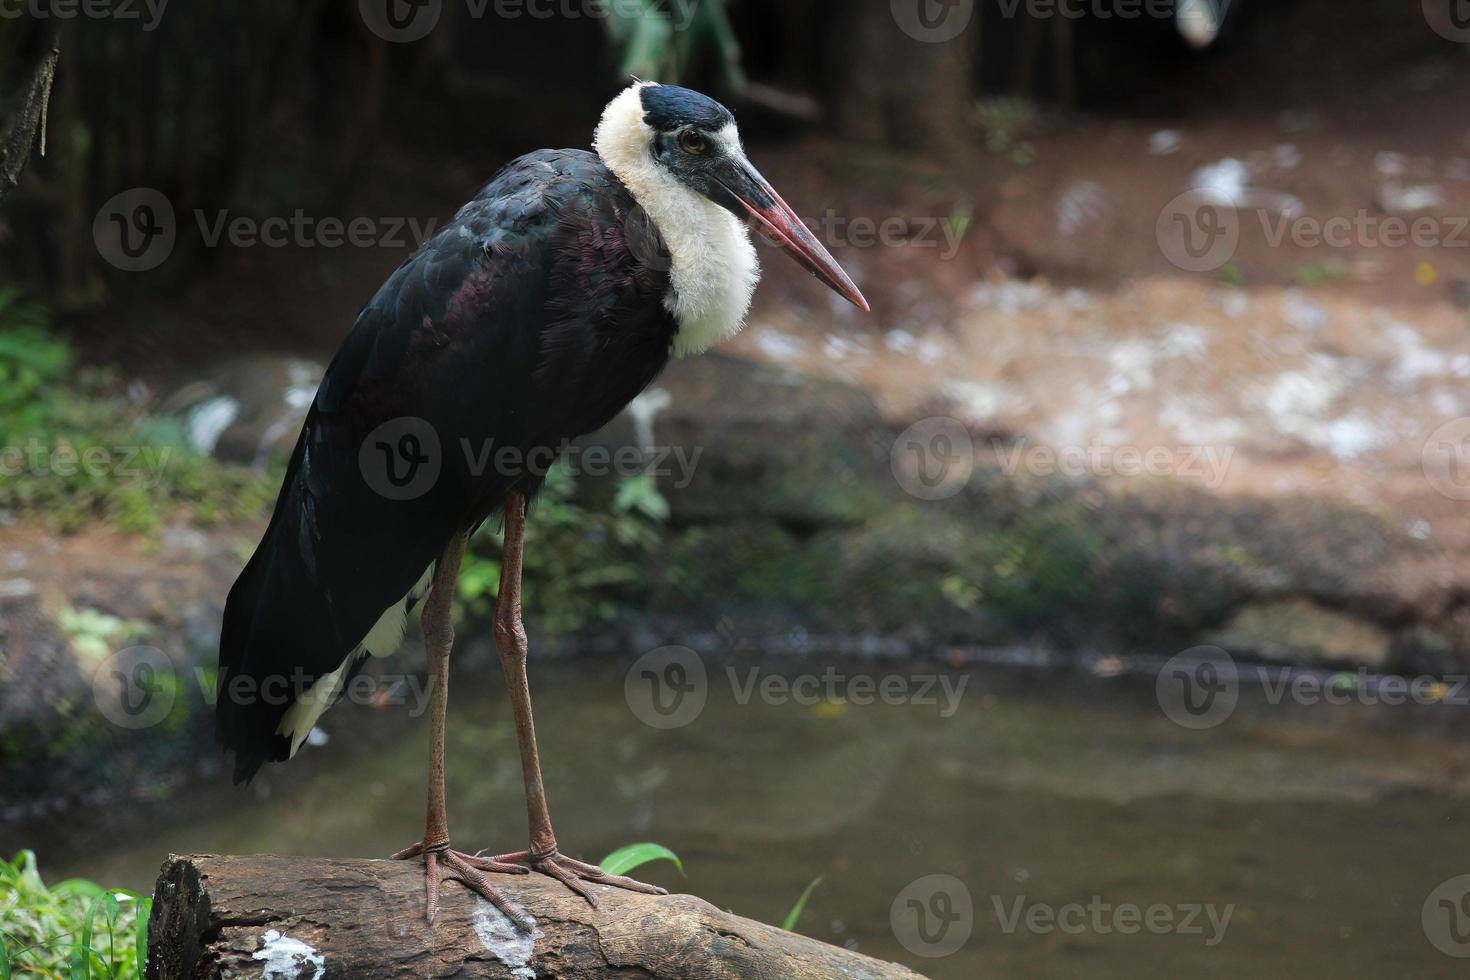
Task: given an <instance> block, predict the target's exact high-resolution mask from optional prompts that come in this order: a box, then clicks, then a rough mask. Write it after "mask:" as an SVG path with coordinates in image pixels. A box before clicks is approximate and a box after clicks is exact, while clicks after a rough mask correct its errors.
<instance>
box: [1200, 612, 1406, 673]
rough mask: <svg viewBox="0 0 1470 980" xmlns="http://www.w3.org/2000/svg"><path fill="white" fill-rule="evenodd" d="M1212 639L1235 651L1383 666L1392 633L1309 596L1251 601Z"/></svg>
mask: <svg viewBox="0 0 1470 980" xmlns="http://www.w3.org/2000/svg"><path fill="white" fill-rule="evenodd" d="M1208 642H1210V643H1213V644H1216V645H1217V646H1221V647H1223V648H1225V649H1226V650H1228V651H1230V652H1231V653H1237V654H1247V655H1251V656H1258V657H1263V658H1265V659H1267V660H1277V661H1281V662H1284V663H1314V664H1341V665H1351V666H1356V667H1367V668H1369V669H1370V670H1379V669H1381V668H1383V667H1384V666H1385V665H1386V664H1387V663H1388V659H1389V646H1390V637H1389V635H1388V633H1387V632H1385V631H1384V630H1383V629H1382V628H1381V627H1379V626H1376V625H1374V624H1372V623H1369V622H1366V621H1364V620H1362V619H1359V618H1357V617H1355V616H1351V615H1348V614H1346V613H1341V612H1336V611H1334V610H1330V609H1324V608H1323V607H1321V606H1319V605H1317V604H1316V603H1313V602H1311V601H1310V600H1307V599H1285V600H1281V601H1278V602H1270V603H1263V604H1256V605H1250V606H1246V607H1245V608H1244V609H1241V610H1240V611H1239V612H1237V613H1236V614H1235V616H1234V617H1232V618H1231V620H1230V621H1229V622H1228V623H1226V624H1225V626H1224V627H1223V628H1222V629H1221V630H1220V631H1219V632H1218V633H1216V634H1214V635H1213V636H1212V637H1210V638H1209V640H1208Z"/></svg>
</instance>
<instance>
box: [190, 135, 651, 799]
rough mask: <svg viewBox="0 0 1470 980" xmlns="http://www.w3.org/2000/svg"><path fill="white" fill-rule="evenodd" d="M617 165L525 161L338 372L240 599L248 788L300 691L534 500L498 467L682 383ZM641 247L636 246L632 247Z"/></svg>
mask: <svg viewBox="0 0 1470 980" xmlns="http://www.w3.org/2000/svg"><path fill="white" fill-rule="evenodd" d="M656 237H657V233H656V232H654V231H653V230H652V228H651V226H650V225H649V223H648V222H647V219H646V217H644V216H643V215H642V214H641V212H640V211H639V210H638V209H637V208H636V206H635V205H634V203H633V201H632V198H631V196H630V195H629V194H628V192H627V191H626V189H624V188H623V187H622V185H621V184H620V183H618V182H617V180H616V178H614V177H613V176H612V175H611V173H609V172H608V171H607V169H606V168H605V167H604V166H603V165H602V163H601V162H600V161H599V160H598V159H597V157H596V156H594V155H593V154H590V153H586V152H583V151H576V150H561V151H541V152H539V153H535V154H531V155H529V156H526V157H522V158H521V159H519V160H517V161H515V162H514V163H512V164H510V165H509V166H508V167H506V169H505V170H503V171H502V172H501V173H500V174H499V175H498V176H497V177H496V178H495V180H493V181H492V182H491V183H490V184H489V185H487V186H486V187H485V189H484V190H483V191H481V193H480V194H479V195H478V196H477V197H476V198H475V200H473V201H472V202H470V203H469V204H467V205H466V206H465V207H464V208H463V209H462V210H461V211H460V213H459V214H458V215H457V216H456V217H455V219H454V221H453V222H452V223H450V224H449V225H448V226H446V227H445V228H444V229H442V230H441V231H440V232H439V233H438V234H436V235H435V236H434V238H433V239H432V240H431V241H430V242H429V243H427V244H426V245H425V246H424V247H423V248H422V249H421V250H420V251H419V252H418V253H417V254H415V255H414V256H413V257H412V258H411V259H409V260H408V261H407V262H405V263H404V264H403V265H402V266H401V267H400V268H399V269H398V270H397V271H396V272H395V273H394V274H393V276H392V277H391V278H389V280H388V281H387V282H386V283H385V284H384V285H383V287H382V288H381V289H380V290H379V291H378V293H377V295H376V296H375V297H374V298H373V300H372V301H371V302H370V303H369V304H368V305H367V306H366V307H365V308H364V309H363V310H362V312H361V313H360V314H359V316H358V318H357V322H356V324H355V325H354V326H353V328H352V330H351V332H350V333H349V334H348V336H347V339H346V341H345V342H344V343H343V345H342V348H341V350H339V351H338V353H337V355H336V357H335V358H334V359H333V361H332V363H331V366H330V367H329V368H328V370H327V373H326V376H325V378H324V379H323V381H322V384H321V387H320V389H319V390H318V392H317V395H316V399H315V401H314V402H313V404H312V407H311V410H310V412H309V413H308V415H307V419H306V423H305V425H304V427H303V429H302V432H301V437H300V439H299V440H298V442H297V445H296V449H295V452H294V453H293V455H292V458H291V462H290V466H289V469H288V471H287V475H286V480H285V483H284V485H283V486H282V488H281V493H280V497H279V498H278V500H277V502H276V509H275V513H274V515H273V516H272V518H271V522H270V526H269V528H268V530H267V531H266V534H265V537H264V539H263V540H262V541H261V543H260V546H259V547H258V548H257V549H256V552H255V554H254V556H253V557H252V558H251V559H250V561H249V563H248V564H247V565H246V567H245V570H244V571H243V572H242V573H241V575H240V578H239V580H238V581H237V582H236V583H235V586H234V588H233V589H232V590H231V592H230V597H229V600H228V602H227V604H226V608H225V616H224V625H223V632H222V635H221V639H220V676H219V690H218V699H217V733H218V736H219V739H220V741H221V743H222V744H223V745H225V746H226V747H227V748H229V749H233V750H234V751H235V753H236V768H235V778H236V781H237V782H238V781H241V780H245V779H249V778H250V777H251V776H252V775H253V774H254V773H255V771H256V770H257V769H259V767H260V765H261V763H262V762H263V761H267V760H270V761H275V760H280V759H284V758H286V757H287V756H288V755H289V752H290V745H289V742H288V740H287V739H286V738H285V737H284V736H282V735H279V734H277V733H276V729H277V727H278V726H279V725H280V723H281V719H282V717H283V715H284V714H285V711H286V709H287V708H288V707H289V706H290V705H291V703H292V702H293V701H294V700H295V698H296V696H297V695H299V694H301V693H303V692H304V691H305V690H307V689H308V688H309V686H310V684H311V683H313V682H314V681H315V680H316V679H317V678H319V677H321V676H322V675H324V674H327V673H330V672H332V671H335V670H337V669H338V668H339V667H341V666H342V665H343V663H344V662H345V660H346V659H347V658H348V657H349V656H351V655H352V653H353V651H354V650H356V649H357V648H358V646H359V644H361V643H362V642H363V639H364V637H365V636H366V635H367V633H368V631H369V630H370V629H371V628H372V627H373V625H374V624H375V623H376V622H377V621H378V619H379V617H380V616H382V615H383V613H384V611H385V610H387V609H388V608H389V607H390V606H393V605H394V604H396V603H399V602H401V601H402V600H403V599H404V597H405V595H407V594H408V593H409V591H410V590H411V589H412V588H413V587H414V585H415V584H416V583H417V582H418V581H419V579H420V577H421V576H422V575H423V573H424V572H425V570H426V569H427V568H428V566H429V565H430V564H431V563H432V562H434V561H435V560H436V559H437V558H438V556H439V555H440V554H441V553H442V551H443V549H444V546H445V545H446V544H447V543H448V541H449V539H450V538H451V537H452V535H453V534H455V533H456V532H458V531H460V530H463V529H465V528H467V527H472V526H474V525H477V524H478V523H480V522H481V521H483V520H485V519H486V518H487V517H488V516H490V515H491V514H492V513H493V512H494V511H495V510H496V509H498V508H499V506H500V505H501V503H502V502H503V501H504V499H505V495H506V493H507V492H509V491H511V490H517V491H519V492H522V493H525V494H526V495H528V496H534V494H535V492H536V491H537V490H538V489H539V487H540V483H541V480H540V478H539V477H538V476H537V475H536V474H535V473H533V472H528V471H522V470H516V471H510V470H508V471H505V472H502V471H500V469H499V468H497V466H496V465H495V464H494V453H495V451H496V450H499V449H502V448H503V447H514V448H516V449H517V450H518V451H519V453H520V454H521V457H520V458H522V459H524V458H525V456H526V454H527V453H528V452H529V450H531V449H532V448H533V447H540V446H547V447H555V446H557V445H559V444H560V443H561V442H562V440H564V439H569V438H575V437H576V436H578V435H581V434H584V433H586V432H590V431H593V430H595V429H597V428H599V427H601V426H602V425H604V424H605V423H606V422H607V421H608V420H609V419H611V418H612V416H613V415H614V414H616V413H617V412H618V411H619V410H621V408H622V407H623V406H624V405H625V404H626V403H627V402H628V401H629V400H631V399H632V398H633V397H635V396H636V395H637V394H638V392H639V391H641V390H642V389H643V388H644V387H645V386H646V385H647V384H648V383H649V382H650V381H652V379H653V378H654V377H655V376H656V375H657V373H658V371H659V370H661V369H662V367H663V365H664V364H665V363H666V361H667V359H668V352H669V346H670V342H671V340H672V335H673V329H674V326H673V323H672V321H671V319H670V317H669V315H668V314H667V313H666V312H665V311H664V309H663V305H662V300H663V296H664V294H665V293H666V292H667V289H668V276H667V273H666V272H663V271H661V269H660V263H658V262H657V261H656V260H655V261H644V258H652V256H648V255H647V254H646V253H647V252H648V249H646V248H642V247H639V242H640V240H641V241H642V242H648V241H651V240H654V239H656ZM630 242H631V244H630Z"/></svg>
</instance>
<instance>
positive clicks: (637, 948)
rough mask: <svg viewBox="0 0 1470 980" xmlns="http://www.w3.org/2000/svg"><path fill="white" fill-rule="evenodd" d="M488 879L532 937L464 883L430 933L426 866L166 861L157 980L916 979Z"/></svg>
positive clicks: (604, 898) (765, 938) (680, 909)
mask: <svg viewBox="0 0 1470 980" xmlns="http://www.w3.org/2000/svg"><path fill="white" fill-rule="evenodd" d="M491 878H492V880H493V882H494V884H495V887H496V888H497V889H499V890H500V892H501V893H502V894H503V895H505V896H506V898H508V899H509V900H510V901H512V902H514V903H515V904H517V905H519V906H521V907H522V908H524V909H525V910H526V911H527V912H528V913H530V915H531V916H532V917H533V918H534V921H535V929H534V931H533V932H532V933H531V934H529V935H528V934H526V933H523V932H519V931H517V930H516V928H515V926H514V925H512V924H511V922H510V920H509V919H507V918H506V917H505V916H504V915H502V914H501V913H500V912H498V911H497V910H496V909H495V908H494V907H493V906H491V905H490V903H488V902H485V901H483V900H481V899H479V898H477V897H475V896H473V895H471V893H470V892H469V891H467V890H466V889H465V888H463V887H461V886H460V885H458V884H456V883H453V882H450V883H446V884H445V885H444V886H443V888H442V890H441V903H440V910H439V917H438V919H437V920H436V921H435V923H434V924H433V925H432V926H430V925H428V924H427V923H426V922H425V921H424V876H423V870H422V866H421V865H419V864H418V863H417V862H415V861H332V860H326V859H321V858H286V857H221V856H215V855H196V856H192V857H170V858H169V860H168V861H167V862H166V863H165V864H164V866H163V871H162V873H161V874H160V875H159V878H158V885H157V888H156V890H155V891H154V895H153V913H152V915H151V916H150V918H149V921H148V972H147V976H148V977H149V980H174V978H205V977H209V978H223V977H234V976H259V977H263V978H274V977H289V978H293V980H294V978H303V980H304V978H317V980H321V978H325V977H429V976H446V975H450V974H465V975H472V976H489V977H515V978H521V980H528V978H531V977H557V978H562V980H589V978H594V977H613V976H618V977H626V976H639V977H650V978H659V977H670V978H674V977H680V978H685V977H701V978H708V980H720V978H727V977H728V978H737V977H802V978H821V977H848V978H858V977H860V978H869V980H884V978H890V977H891V978H914V977H917V976H918V974H916V973H913V972H912V971H910V970H908V969H905V968H904V967H901V966H897V965H894V964H890V963H883V962H881V961H879V960H874V959H870V958H869V957H866V956H861V955H859V954H857V953H853V952H850V951H848V950H845V949H840V948H838V947H836V946H829V945H827V944H825V943H821V942H818V941H816V940H814V939H808V938H806V937H804V936H799V935H796V934H795V933H790V932H783V931H781V930H780V929H776V928H773V927H772V926H767V925H762V924H761V923H759V922H752V921H750V920H748V919H741V918H738V917H737V916H733V915H730V914H729V913H726V912H721V911H720V910H718V909H716V908H714V907H713V906H711V905H710V904H709V903H708V902H705V901H703V900H702V899H699V898H696V897H694V896H692V895H668V896H654V895H640V894H635V893H633V892H625V891H619V890H617V889H613V888H607V887H603V886H598V885H594V886H592V887H593V889H594V890H595V891H596V893H597V895H598V898H599V899H600V901H601V907H600V908H597V909H593V908H592V907H591V906H589V905H587V904H586V903H585V902H583V901H582V900H581V899H580V898H578V897H577V896H575V895H573V894H572V893H571V892H570V891H568V890H567V889H566V888H565V887H564V886H562V885H561V884H560V883H558V882H556V881H553V880H552V879H550V878H546V877H543V876H541V875H535V874H532V875H526V876H515V875H493V876H491Z"/></svg>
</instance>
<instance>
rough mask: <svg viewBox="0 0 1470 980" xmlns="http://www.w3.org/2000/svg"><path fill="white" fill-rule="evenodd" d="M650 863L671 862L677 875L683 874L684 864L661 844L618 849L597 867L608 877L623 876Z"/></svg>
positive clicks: (634, 845)
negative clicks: (677, 870)
mask: <svg viewBox="0 0 1470 980" xmlns="http://www.w3.org/2000/svg"><path fill="white" fill-rule="evenodd" d="M650 861H673V862H674V867H676V868H678V869H679V873H680V874H683V873H684V862H683V861H680V860H679V855H677V854H675V853H674V852H673V851H671V850H669V849H668V848H667V847H664V846H663V845H662V844H629V845H628V846H627V847H620V848H618V849H617V850H616V851H613V852H612V853H611V854H609V855H608V856H607V857H605V858H603V859H602V861H601V862H599V864H598V866H599V867H601V868H602V870H603V871H606V872H607V873H608V874H610V875H625V874H627V873H628V872H629V871H632V870H633V869H634V868H641V867H642V866H643V865H645V864H648V863H649V862H650Z"/></svg>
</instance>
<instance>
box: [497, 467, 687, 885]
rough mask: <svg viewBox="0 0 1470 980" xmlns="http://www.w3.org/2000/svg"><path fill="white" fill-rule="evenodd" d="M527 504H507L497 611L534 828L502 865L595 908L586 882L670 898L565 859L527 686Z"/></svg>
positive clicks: (513, 498) (513, 500)
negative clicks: (557, 885) (522, 869)
mask: <svg viewBox="0 0 1470 980" xmlns="http://www.w3.org/2000/svg"><path fill="white" fill-rule="evenodd" d="M525 531H526V501H525V498H524V497H522V496H521V495H520V494H515V493H513V494H510V495H509V496H508V497H506V501H505V557H504V560H503V562H502V564H501V567H500V597H499V600H498V601H497V603H496V607H495V645H496V646H497V647H499V648H500V666H501V667H502V668H503V669H504V670H505V682H506V684H507V686H509V688H510V703H511V709H512V711H513V712H514V713H515V724H516V741H517V742H518V743H519V744H520V748H521V772H522V775H523V776H524V777H525V782H526V817H527V821H528V822H529V823H530V826H531V846H530V849H529V850H525V851H516V852H513V853H511V854H501V855H499V856H498V857H496V859H495V860H497V861H507V862H512V863H515V864H518V865H525V866H528V867H530V868H532V869H534V870H536V871H539V872H541V873H542V874H545V875H549V876H550V877H552V878H555V879H556V880H557V881H560V882H561V883H562V884H564V885H566V886H567V887H568V888H570V889H571V890H572V891H574V892H576V893H577V894H578V895H581V896H582V897H583V898H585V899H586V900H587V902H588V904H590V905H591V906H592V907H593V908H596V907H597V896H596V895H595V894H593V892H592V890H591V889H589V888H588V887H587V886H586V885H585V884H584V883H583V882H588V881H590V882H594V883H596V884H599V885H613V886H616V887H618V888H627V889H629V890H631V891H635V892H645V893H647V894H650V895H666V894H668V893H667V892H666V891H664V890H663V889H662V888H657V887H654V886H653V885H645V884H644V883H643V882H641V881H634V880H633V879H632V878H625V877H623V876H622V875H610V874H608V873H606V872H605V871H603V870H602V869H601V868H599V867H597V865H595V864H586V863H584V862H582V861H576V860H573V859H572V858H569V857H564V856H563V855H562V854H561V852H560V851H558V850H557V847H556V834H555V832H553V831H552V829H551V815H550V814H549V813H548V812H547V810H546V790H545V787H544V786H543V785H542V783H541V759H540V756H539V755H538V754H537V752H536V726H535V724H534V723H533V721H532V718H531V688H530V685H529V684H528V683H527V681H526V628H525V626H524V625H523V624H522V623H521V556H522V553H523V550H524V544H525Z"/></svg>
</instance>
